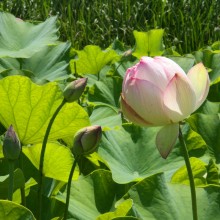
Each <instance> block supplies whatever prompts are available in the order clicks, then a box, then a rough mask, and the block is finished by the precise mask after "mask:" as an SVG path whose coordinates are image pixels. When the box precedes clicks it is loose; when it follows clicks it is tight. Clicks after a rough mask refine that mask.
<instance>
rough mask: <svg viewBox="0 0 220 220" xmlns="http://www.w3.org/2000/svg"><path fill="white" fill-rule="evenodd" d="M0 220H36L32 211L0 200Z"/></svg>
mask: <svg viewBox="0 0 220 220" xmlns="http://www.w3.org/2000/svg"><path fill="white" fill-rule="evenodd" d="M0 219H2V220H3V219H4V220H12V219H13V220H35V218H34V215H33V214H32V213H31V211H30V210H28V209H27V208H25V207H24V206H21V205H19V204H17V203H14V202H11V201H7V200H0Z"/></svg>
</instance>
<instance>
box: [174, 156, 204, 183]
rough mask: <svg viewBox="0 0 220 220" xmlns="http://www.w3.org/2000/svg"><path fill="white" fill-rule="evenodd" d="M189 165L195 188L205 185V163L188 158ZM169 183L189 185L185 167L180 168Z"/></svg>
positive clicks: (194, 158)
mask: <svg viewBox="0 0 220 220" xmlns="http://www.w3.org/2000/svg"><path fill="white" fill-rule="evenodd" d="M190 164H191V167H192V172H193V176H194V181H195V184H196V186H204V185H206V179H205V175H206V173H207V170H206V163H204V162H203V161H201V160H200V159H198V158H196V157H191V158H190ZM171 183H182V184H187V185H189V176H188V172H187V169H186V166H185V165H184V166H182V167H181V168H180V169H178V170H177V171H176V172H175V173H174V174H173V176H172V179H171Z"/></svg>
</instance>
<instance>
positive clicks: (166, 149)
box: [156, 124, 179, 159]
mask: <svg viewBox="0 0 220 220" xmlns="http://www.w3.org/2000/svg"><path fill="white" fill-rule="evenodd" d="M178 135H179V124H169V125H166V126H164V127H162V128H161V129H160V130H159V132H158V133H157V137H156V145H157V149H158V151H159V152H160V155H161V157H163V158H164V159H166V158H167V156H168V155H169V153H170V152H171V150H172V148H173V146H174V144H175V143H176V140H177V138H178Z"/></svg>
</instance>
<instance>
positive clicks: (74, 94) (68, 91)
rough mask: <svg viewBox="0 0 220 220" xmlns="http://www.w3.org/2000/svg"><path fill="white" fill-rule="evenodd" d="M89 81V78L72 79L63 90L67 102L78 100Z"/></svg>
mask: <svg viewBox="0 0 220 220" xmlns="http://www.w3.org/2000/svg"><path fill="white" fill-rule="evenodd" d="M86 83H87V78H80V79H77V80H75V81H72V82H71V83H70V84H69V85H67V86H66V88H65V89H64V91H63V95H64V98H65V100H66V101H67V102H74V101H76V100H77V99H78V98H79V97H80V96H81V95H82V93H83V91H84V89H85V87H86Z"/></svg>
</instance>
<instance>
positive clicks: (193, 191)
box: [179, 126, 198, 220]
mask: <svg viewBox="0 0 220 220" xmlns="http://www.w3.org/2000/svg"><path fill="white" fill-rule="evenodd" d="M179 141H180V145H181V147H182V149H183V156H184V160H185V164H186V168H187V172H188V176H189V183H190V190H191V200H192V213H193V220H198V214H197V202H196V188H195V182H194V177H193V172H192V167H191V165H190V160H189V154H188V150H187V147H186V143H185V141H184V138H183V134H182V131H181V127H180V126H179Z"/></svg>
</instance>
